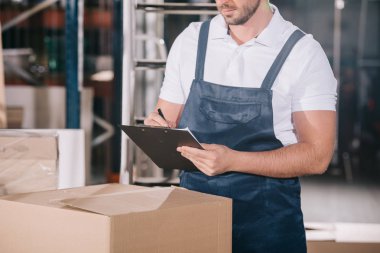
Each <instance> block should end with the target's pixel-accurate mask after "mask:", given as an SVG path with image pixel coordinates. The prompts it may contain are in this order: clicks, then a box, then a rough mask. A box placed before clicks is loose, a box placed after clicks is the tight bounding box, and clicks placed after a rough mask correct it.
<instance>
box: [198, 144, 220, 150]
mask: <svg viewBox="0 0 380 253" xmlns="http://www.w3.org/2000/svg"><path fill="white" fill-rule="evenodd" d="M201 146H202V147H203V148H204V149H205V150H214V149H216V148H217V147H218V146H219V145H216V144H207V143H201Z"/></svg>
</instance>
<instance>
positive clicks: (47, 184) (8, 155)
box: [0, 130, 58, 195]
mask: <svg viewBox="0 0 380 253" xmlns="http://www.w3.org/2000/svg"><path fill="white" fill-rule="evenodd" d="M57 163H58V140H57V135H56V134H55V133H54V132H51V133H50V134H38V133H27V132H18V131H9V130H0V195H4V194H14V193H24V192H33V191H42V190H52V189H57V186H58V183H57V182H58V166H57Z"/></svg>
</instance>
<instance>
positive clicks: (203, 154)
mask: <svg viewBox="0 0 380 253" xmlns="http://www.w3.org/2000/svg"><path fill="white" fill-rule="evenodd" d="M180 152H182V153H186V154H189V155H191V156H196V157H198V158H203V159H208V158H210V155H211V154H210V152H209V151H207V150H202V149H199V148H192V147H187V146H183V147H181V151H180Z"/></svg>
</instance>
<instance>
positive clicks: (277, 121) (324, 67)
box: [160, 5, 337, 146]
mask: <svg viewBox="0 0 380 253" xmlns="http://www.w3.org/2000/svg"><path fill="white" fill-rule="evenodd" d="M271 7H272V10H273V11H274V15H273V17H272V19H271V21H270V23H269V24H268V26H267V27H266V28H265V29H264V30H263V31H262V32H261V33H260V35H259V36H258V37H257V38H253V39H251V40H250V41H248V42H246V43H245V44H243V45H240V46H239V45H238V44H237V43H236V42H235V41H234V40H233V39H232V38H231V36H230V35H229V34H228V32H227V25H226V23H225V21H224V18H223V17H222V16H221V15H218V16H216V17H214V18H213V19H212V20H211V24H210V31H209V38H208V45H207V53H206V60H205V61H206V62H205V70H204V80H205V81H207V82H212V83H215V84H221V85H227V86H238V87H255V88H257V87H260V86H261V83H262V81H263V80H264V78H265V76H266V74H267V72H268V70H269V68H270V66H271V65H272V63H273V62H274V59H275V57H276V56H277V55H278V53H279V52H280V50H281V49H282V47H283V45H284V44H285V42H286V41H287V39H288V38H289V36H290V35H291V34H292V33H293V31H295V30H296V29H298V27H296V26H294V25H293V24H292V23H290V22H288V21H285V20H284V19H283V18H282V16H281V15H280V13H279V11H278V9H277V8H276V7H275V6H273V5H271ZM200 26H201V22H196V23H191V24H190V25H189V26H188V27H187V28H186V29H185V30H184V31H183V32H182V33H181V34H180V35H179V36H178V37H177V39H176V40H175V42H174V44H173V46H172V48H171V50H170V53H169V56H168V60H167V64H166V70H165V79H164V82H163V86H162V88H161V93H160V98H161V99H163V100H166V101H169V102H172V103H177V104H185V103H186V100H187V98H188V95H189V92H190V87H191V83H192V81H193V79H194V76H195V65H196V56H197V46H198V36H199V30H200ZM336 88H337V83H336V80H335V78H334V75H333V73H332V70H331V67H330V64H329V62H328V60H327V57H326V55H325V53H324V51H323V49H322V47H321V46H320V44H319V43H318V42H317V41H315V40H314V39H313V36H312V35H310V34H308V35H306V36H304V37H303V38H302V39H301V40H300V41H298V43H297V44H296V45H295V47H294V48H293V50H292V52H291V53H290V55H289V56H288V58H287V60H286V62H285V64H284V65H283V67H282V69H281V71H280V73H279V75H278V76H277V78H276V81H275V82H274V84H273V87H272V91H273V101H272V104H273V117H274V119H273V124H274V132H275V135H276V138H277V139H278V140H280V141H281V142H282V144H283V145H285V146H286V145H289V144H293V143H296V142H297V138H296V134H295V131H294V126H293V122H292V118H291V113H292V112H296V111H307V110H331V111H334V110H335V104H336V99H337V94H336Z"/></svg>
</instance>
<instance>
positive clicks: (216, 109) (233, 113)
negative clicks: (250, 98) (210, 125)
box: [199, 97, 261, 124]
mask: <svg viewBox="0 0 380 253" xmlns="http://www.w3.org/2000/svg"><path fill="white" fill-rule="evenodd" d="M199 110H200V111H201V112H202V114H203V115H204V116H205V117H206V118H208V119H209V120H212V121H215V122H220V123H225V124H244V123H247V122H249V121H251V120H253V119H255V118H257V117H259V116H260V114H261V104H259V103H240V102H234V101H219V100H215V99H212V98H208V97H203V98H201V103H200V107H199Z"/></svg>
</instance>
